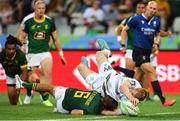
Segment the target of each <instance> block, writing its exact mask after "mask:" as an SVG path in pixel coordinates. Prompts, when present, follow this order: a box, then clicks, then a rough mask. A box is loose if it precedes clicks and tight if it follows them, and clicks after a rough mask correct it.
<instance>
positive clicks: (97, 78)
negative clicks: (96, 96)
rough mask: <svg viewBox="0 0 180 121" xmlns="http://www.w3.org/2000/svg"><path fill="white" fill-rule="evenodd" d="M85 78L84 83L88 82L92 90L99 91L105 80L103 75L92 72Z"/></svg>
mask: <svg viewBox="0 0 180 121" xmlns="http://www.w3.org/2000/svg"><path fill="white" fill-rule="evenodd" d="M85 80H86V83H87V84H89V86H90V87H92V89H93V90H96V91H97V92H99V93H101V91H102V85H103V83H104V81H105V78H104V77H103V76H101V75H100V74H98V73H92V74H90V75H88V76H87V77H86V79H85Z"/></svg>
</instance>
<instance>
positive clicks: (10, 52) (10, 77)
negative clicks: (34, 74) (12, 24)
mask: <svg viewBox="0 0 180 121" xmlns="http://www.w3.org/2000/svg"><path fill="white" fill-rule="evenodd" d="M16 45H17V38H15V37H13V36H11V35H9V36H8V37H7V41H6V43H5V49H4V50H3V51H2V52H0V63H1V64H2V66H3V68H4V70H5V73H6V84H7V93H8V97H9V102H10V104H12V105H17V102H18V98H19V94H20V90H19V89H16V87H15V86H16V79H15V75H16V74H17V75H19V76H20V77H21V79H22V80H23V81H26V80H27V73H28V71H27V60H26V57H25V54H24V53H23V52H22V51H21V50H20V49H18V48H17V47H16Z"/></svg>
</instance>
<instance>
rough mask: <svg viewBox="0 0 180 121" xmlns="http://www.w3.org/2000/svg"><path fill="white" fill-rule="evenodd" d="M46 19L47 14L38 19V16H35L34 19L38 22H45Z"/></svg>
mask: <svg viewBox="0 0 180 121" xmlns="http://www.w3.org/2000/svg"><path fill="white" fill-rule="evenodd" d="M45 19H46V17H45V16H43V18H42V19H37V18H36V17H35V16H34V21H36V22H37V23H42V22H44V21H45Z"/></svg>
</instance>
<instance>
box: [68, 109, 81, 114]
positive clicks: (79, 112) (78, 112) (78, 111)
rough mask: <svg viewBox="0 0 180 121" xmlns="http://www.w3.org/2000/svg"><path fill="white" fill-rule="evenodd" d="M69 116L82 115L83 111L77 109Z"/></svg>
mask: <svg viewBox="0 0 180 121" xmlns="http://www.w3.org/2000/svg"><path fill="white" fill-rule="evenodd" d="M70 114H72V115H84V111H83V110H79V109H74V110H72V111H71V112H70Z"/></svg>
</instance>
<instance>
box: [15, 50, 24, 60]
mask: <svg viewBox="0 0 180 121" xmlns="http://www.w3.org/2000/svg"><path fill="white" fill-rule="evenodd" d="M16 55H17V56H18V57H20V58H21V57H25V56H26V55H25V53H24V52H22V51H21V50H20V49H19V48H18V49H17V50H16Z"/></svg>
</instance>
